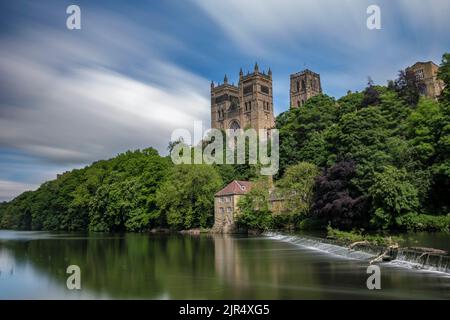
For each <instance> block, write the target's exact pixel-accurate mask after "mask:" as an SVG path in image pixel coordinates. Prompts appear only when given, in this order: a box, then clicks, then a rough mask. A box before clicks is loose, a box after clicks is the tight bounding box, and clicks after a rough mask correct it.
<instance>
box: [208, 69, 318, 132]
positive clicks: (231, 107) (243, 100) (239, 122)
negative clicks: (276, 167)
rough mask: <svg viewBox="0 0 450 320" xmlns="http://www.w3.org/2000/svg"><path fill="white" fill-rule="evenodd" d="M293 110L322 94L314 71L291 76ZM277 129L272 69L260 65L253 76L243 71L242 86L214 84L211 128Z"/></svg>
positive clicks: (304, 71)
mask: <svg viewBox="0 0 450 320" xmlns="http://www.w3.org/2000/svg"><path fill="white" fill-rule="evenodd" d="M290 80H291V81H290V91H289V97H290V104H291V108H297V107H299V106H302V105H303V104H304V103H305V102H306V101H307V100H308V99H309V98H311V97H313V96H315V95H318V94H321V93H322V86H321V84H320V75H319V74H317V73H315V72H312V71H311V70H303V71H301V72H298V73H295V74H291V77H290ZM274 127H275V117H274V111H273V93H272V70H270V68H269V70H268V72H267V73H266V72H264V71H260V70H259V66H258V64H257V63H256V64H255V67H254V70H253V72H252V73H249V72H248V73H247V74H246V75H244V73H243V72H242V69H241V70H240V72H239V82H238V85H237V86H236V85H234V83H229V81H228V77H227V76H226V75H225V78H224V79H223V83H222V84H217V85H216V84H215V83H214V82H211V128H215V129H223V130H226V129H247V128H253V129H256V130H259V129H268V130H270V129H272V128H274Z"/></svg>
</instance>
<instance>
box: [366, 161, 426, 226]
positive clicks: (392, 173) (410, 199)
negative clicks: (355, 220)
mask: <svg viewBox="0 0 450 320" xmlns="http://www.w3.org/2000/svg"><path fill="white" fill-rule="evenodd" d="M369 193H370V194H371V196H372V204H373V209H374V216H373V219H372V220H371V223H373V224H374V225H375V226H377V227H381V228H383V229H387V228H390V227H392V226H393V225H394V223H395V219H396V218H397V217H400V216H402V215H404V214H407V213H414V212H415V210H416V209H417V207H418V204H419V200H418V195H417V190H416V188H414V186H413V185H412V184H411V183H410V182H409V181H408V180H407V174H406V171H405V170H399V169H397V168H395V167H392V166H386V167H385V168H384V170H383V172H380V173H376V174H375V181H374V184H373V185H372V187H370V189H369Z"/></svg>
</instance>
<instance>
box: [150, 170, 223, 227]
mask: <svg viewBox="0 0 450 320" xmlns="http://www.w3.org/2000/svg"><path fill="white" fill-rule="evenodd" d="M222 185H223V182H222V179H221V177H220V175H219V174H218V173H217V171H216V170H215V169H214V168H213V167H212V166H210V165H187V164H183V165H177V166H175V167H174V168H173V170H172V172H171V173H170V175H169V176H168V177H167V179H166V180H165V181H164V183H162V184H161V186H160V188H159V189H158V191H157V193H156V204H157V205H158V208H159V212H160V215H163V216H165V217H166V219H167V223H168V225H169V226H170V227H172V228H174V229H191V228H198V227H201V228H207V227H211V226H212V224H213V218H214V194H215V193H216V192H217V191H218V190H219V189H220V188H221V187H222Z"/></svg>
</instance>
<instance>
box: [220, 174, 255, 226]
mask: <svg viewBox="0 0 450 320" xmlns="http://www.w3.org/2000/svg"><path fill="white" fill-rule="evenodd" d="M251 188H252V183H251V182H250V181H237V180H234V181H232V182H230V183H229V184H228V185H227V186H226V187H225V188H223V189H222V190H220V191H219V192H217V193H216V194H215V196H214V227H213V230H215V231H217V232H224V233H229V232H233V231H234V229H235V224H234V222H235V218H236V215H237V214H238V213H239V208H238V202H239V199H240V197H242V196H243V195H245V194H246V193H247V192H249V191H250V190H251Z"/></svg>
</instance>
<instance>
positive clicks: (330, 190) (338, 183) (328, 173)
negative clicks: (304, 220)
mask: <svg viewBox="0 0 450 320" xmlns="http://www.w3.org/2000/svg"><path fill="white" fill-rule="evenodd" d="M355 176H356V163H355V162H354V161H349V160H347V161H341V162H338V163H337V164H335V165H334V166H333V167H331V168H329V169H326V170H325V171H324V173H323V174H322V175H320V176H319V177H317V179H316V182H315V193H314V198H313V206H312V208H311V212H312V215H313V216H314V217H316V218H318V219H320V220H322V221H323V224H324V225H325V224H327V222H330V223H331V225H332V226H333V227H339V228H343V229H349V228H352V227H354V226H365V225H366V224H367V220H368V212H367V199H366V197H364V196H363V195H361V194H360V193H359V192H358V191H357V189H356V188H355V186H354V185H353V183H352V179H353V178H355Z"/></svg>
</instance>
